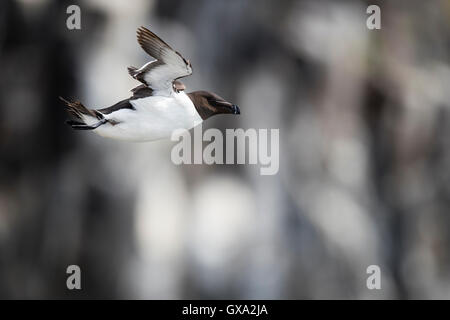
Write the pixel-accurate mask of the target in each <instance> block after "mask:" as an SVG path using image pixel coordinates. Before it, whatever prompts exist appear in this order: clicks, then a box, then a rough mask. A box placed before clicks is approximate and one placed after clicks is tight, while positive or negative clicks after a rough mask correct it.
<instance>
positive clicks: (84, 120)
mask: <svg viewBox="0 0 450 320" xmlns="http://www.w3.org/2000/svg"><path fill="white" fill-rule="evenodd" d="M59 99H61V101H63V102H64V103H65V104H66V110H67V112H68V113H69V115H70V116H72V118H75V119H76V120H67V121H66V123H67V124H68V125H70V126H71V127H72V128H74V129H77V130H93V129H95V128H98V127H99V126H101V125H102V124H104V123H106V122H107V120H106V119H105V117H104V116H103V114H101V113H100V112H98V111H96V110H90V109H88V108H86V107H85V106H84V105H83V104H82V103H81V102H79V101H75V102H70V101H67V100H66V99H64V98H62V97H59Z"/></svg>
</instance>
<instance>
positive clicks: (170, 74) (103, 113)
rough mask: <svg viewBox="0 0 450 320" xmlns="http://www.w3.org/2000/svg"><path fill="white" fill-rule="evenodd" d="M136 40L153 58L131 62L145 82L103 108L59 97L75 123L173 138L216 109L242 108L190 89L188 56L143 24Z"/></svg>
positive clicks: (128, 135)
mask: <svg viewBox="0 0 450 320" xmlns="http://www.w3.org/2000/svg"><path fill="white" fill-rule="evenodd" d="M136 33H137V41H138V43H139V45H140V46H141V48H142V49H143V50H144V51H145V52H146V53H147V54H148V55H149V56H151V57H152V58H154V59H155V60H152V61H150V62H147V63H146V64H144V65H143V66H142V67H140V68H136V67H132V66H131V67H128V73H129V75H130V76H131V77H133V78H134V79H136V80H138V81H139V82H141V84H140V85H139V86H137V87H135V88H133V89H132V90H131V93H132V95H131V97H129V98H128V99H125V100H122V101H119V102H117V103H116V104H114V105H112V106H110V107H107V108H102V109H88V108H86V107H85V106H84V105H83V104H82V103H81V102H80V101H73V102H71V101H68V100H66V99H64V98H62V97H59V98H60V99H61V100H62V101H63V102H64V104H65V106H66V110H67V111H68V113H69V115H70V120H68V121H66V123H67V124H69V125H70V126H71V127H72V128H73V129H76V130H91V131H93V132H95V133H96V134H98V135H100V136H103V137H106V138H112V139H117V140H125V141H136V142H145V141H154V140H160V139H165V138H170V137H171V135H172V133H173V132H174V131H175V130H177V129H186V130H189V129H191V128H193V127H195V126H197V125H199V124H200V123H202V122H203V121H204V120H206V119H208V118H210V117H212V116H214V115H218V114H233V115H238V114H240V113H241V112H240V109H239V107H238V106H237V105H235V104H232V103H230V102H228V101H226V100H225V99H223V98H222V97H220V96H219V95H217V94H215V93H213V92H209V91H205V90H200V91H193V92H189V93H186V86H185V85H184V84H183V83H182V82H181V81H180V80H179V79H180V78H183V77H187V76H190V75H191V74H192V65H191V63H190V61H189V60H186V59H185V58H183V56H182V55H181V54H180V53H179V52H178V51H175V50H174V49H172V47H170V46H169V45H168V44H167V43H166V42H164V41H163V40H162V39H161V38H160V37H158V36H157V35H156V34H155V33H153V32H152V31H150V30H149V29H147V28H145V27H143V26H142V27H139V28H138V29H137V32H136Z"/></svg>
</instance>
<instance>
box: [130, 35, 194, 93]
mask: <svg viewBox="0 0 450 320" xmlns="http://www.w3.org/2000/svg"><path fill="white" fill-rule="evenodd" d="M137 40H138V42H139V44H140V45H141V47H142V49H144V51H145V52H147V53H148V54H149V55H150V56H152V57H153V58H155V59H156V60H155V61H152V62H149V63H147V64H145V65H144V66H143V67H142V68H140V69H136V68H133V67H130V68H128V72H129V73H130V75H131V76H132V77H133V78H135V79H137V80H139V81H141V82H142V83H144V84H146V85H147V86H148V87H150V88H152V89H153V90H154V91H155V92H159V91H167V92H170V91H172V90H173V82H174V81H175V80H176V79H179V78H183V77H186V76H189V75H190V74H192V66H191V64H190V62H189V61H187V60H186V59H184V58H183V57H182V56H181V54H180V53H178V52H177V51H175V50H173V49H172V48H171V47H170V46H169V45H168V44H167V43H165V42H164V41H163V40H161V39H160V38H159V37H158V36H157V35H156V34H154V33H153V32H151V31H150V30H148V29H147V28H145V27H140V28H139V29H138V30H137Z"/></svg>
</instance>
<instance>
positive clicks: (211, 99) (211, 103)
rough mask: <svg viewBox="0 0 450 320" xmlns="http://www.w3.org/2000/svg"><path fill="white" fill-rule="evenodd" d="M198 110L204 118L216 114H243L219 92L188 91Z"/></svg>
mask: <svg viewBox="0 0 450 320" xmlns="http://www.w3.org/2000/svg"><path fill="white" fill-rule="evenodd" d="M188 96H189V98H190V99H191V100H192V103H193V104H194V106H195V108H196V109H197V112H198V113H199V115H200V116H201V117H202V119H203V120H205V119H207V118H209V117H211V116H214V115H216V114H241V110H240V109H239V107H238V106H237V105H235V104H232V103H230V102H228V101H226V100H225V99H223V98H221V97H219V96H218V95H217V94H215V93H212V92H208V91H194V92H191V93H188Z"/></svg>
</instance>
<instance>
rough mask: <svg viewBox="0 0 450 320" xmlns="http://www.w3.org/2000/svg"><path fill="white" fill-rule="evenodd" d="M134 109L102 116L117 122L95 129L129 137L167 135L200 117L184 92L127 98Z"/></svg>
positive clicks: (189, 127) (186, 127) (146, 139)
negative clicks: (133, 98)
mask: <svg viewBox="0 0 450 320" xmlns="http://www.w3.org/2000/svg"><path fill="white" fill-rule="evenodd" d="M130 103H131V104H132V105H133V107H134V108H135V110H131V109H122V110H118V111H115V112H113V113H111V114H109V115H107V116H106V118H107V119H113V120H115V121H116V122H118V124H116V125H110V124H106V125H103V126H100V127H99V128H98V129H96V130H95V132H96V133H98V134H99V135H101V136H105V137H110V138H114V139H120V140H130V141H151V140H158V139H163V138H169V137H170V136H171V135H172V133H173V131H174V130H177V129H191V128H193V127H195V126H196V125H198V124H200V123H201V122H202V121H203V120H202V118H201V117H200V115H199V114H198V112H197V110H196V109H195V107H194V104H193V103H192V101H191V99H189V97H188V96H187V95H186V94H185V93H184V92H180V93H174V94H173V95H171V96H169V97H163V96H150V97H146V98H142V99H136V100H131V101H130Z"/></svg>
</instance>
